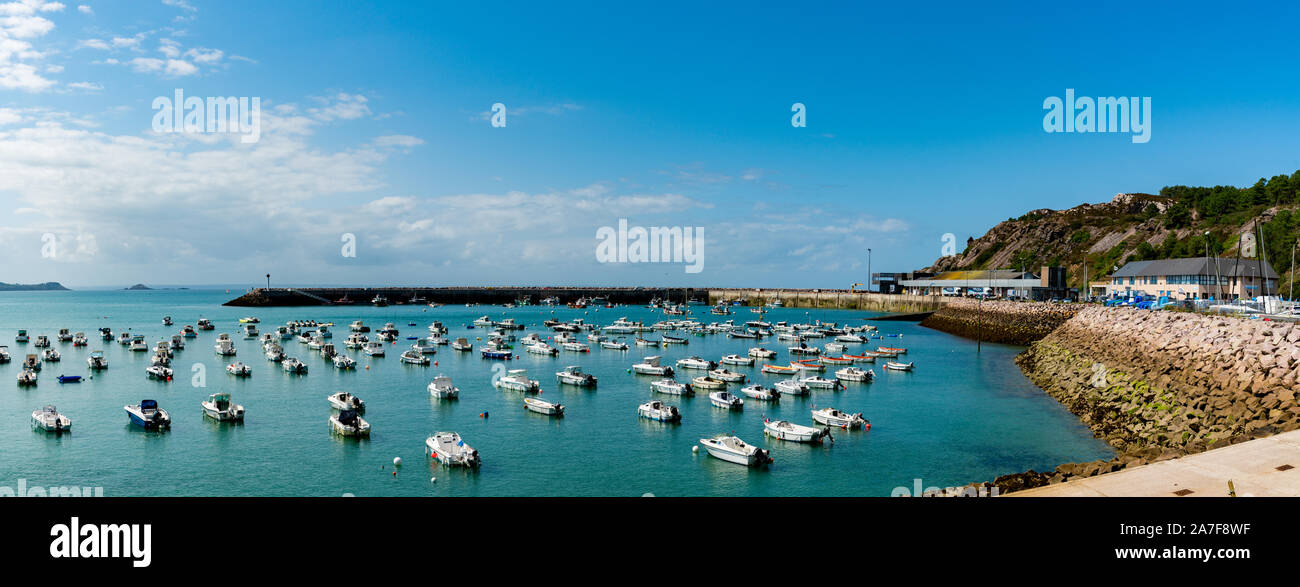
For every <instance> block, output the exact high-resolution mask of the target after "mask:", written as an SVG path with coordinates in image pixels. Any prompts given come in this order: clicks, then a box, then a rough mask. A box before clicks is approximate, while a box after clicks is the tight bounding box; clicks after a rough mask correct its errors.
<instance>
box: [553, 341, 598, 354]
mask: <svg viewBox="0 0 1300 587" xmlns="http://www.w3.org/2000/svg"><path fill="white" fill-rule="evenodd" d="M560 348H562V349H564V350H566V351H571V352H575V353H589V352H591V347H589V346H587V345H586V344H584V343H581V342H578V341H576V340H571V341H568V342H565V343H562V344H560Z"/></svg>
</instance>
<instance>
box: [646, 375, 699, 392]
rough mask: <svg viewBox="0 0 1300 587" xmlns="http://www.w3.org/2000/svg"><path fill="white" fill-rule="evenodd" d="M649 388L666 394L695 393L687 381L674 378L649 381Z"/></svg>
mask: <svg viewBox="0 0 1300 587" xmlns="http://www.w3.org/2000/svg"><path fill="white" fill-rule="evenodd" d="M650 389H652V390H654V391H657V392H659V393H666V394H668V395H695V390H694V389H693V388H692V387H691V384H689V383H681V382H679V381H677V380H674V379H660V380H658V381H654V382H652V383H650Z"/></svg>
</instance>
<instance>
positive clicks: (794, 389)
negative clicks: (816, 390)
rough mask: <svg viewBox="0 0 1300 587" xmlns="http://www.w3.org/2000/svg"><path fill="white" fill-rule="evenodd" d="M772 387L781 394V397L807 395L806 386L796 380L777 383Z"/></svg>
mask: <svg viewBox="0 0 1300 587" xmlns="http://www.w3.org/2000/svg"><path fill="white" fill-rule="evenodd" d="M772 387H774V388H776V390H777V391H779V392H781V395H808V393H809V390H808V386H807V385H805V384H804V383H803V382H802V381H799V380H798V379H785V380H782V381H777V382H776V383H775V384H774V385H773V386H772Z"/></svg>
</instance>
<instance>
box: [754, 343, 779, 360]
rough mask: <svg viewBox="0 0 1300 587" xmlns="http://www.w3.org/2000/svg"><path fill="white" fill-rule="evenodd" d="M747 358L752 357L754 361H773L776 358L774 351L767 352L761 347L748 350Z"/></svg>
mask: <svg viewBox="0 0 1300 587" xmlns="http://www.w3.org/2000/svg"><path fill="white" fill-rule="evenodd" d="M749 356H751V357H754V358H756V359H774V358H776V351H773V350H768V349H765V348H763V347H761V346H756V347H754V348H751V349H749Z"/></svg>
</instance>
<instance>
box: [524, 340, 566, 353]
mask: <svg viewBox="0 0 1300 587" xmlns="http://www.w3.org/2000/svg"><path fill="white" fill-rule="evenodd" d="M524 350H526V351H528V352H530V353H533V354H534V355H558V354H559V353H560V351H559V349H557V348H555V347H553V346H551V345H549V344H546V343H544V342H535V343H533V344H530V345H528V346H526V347H524Z"/></svg>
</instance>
